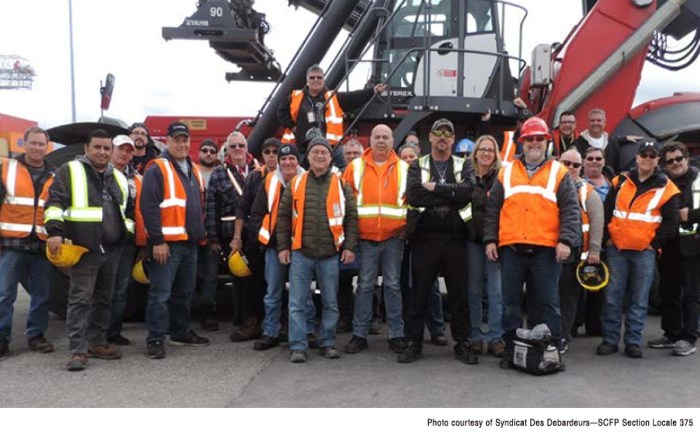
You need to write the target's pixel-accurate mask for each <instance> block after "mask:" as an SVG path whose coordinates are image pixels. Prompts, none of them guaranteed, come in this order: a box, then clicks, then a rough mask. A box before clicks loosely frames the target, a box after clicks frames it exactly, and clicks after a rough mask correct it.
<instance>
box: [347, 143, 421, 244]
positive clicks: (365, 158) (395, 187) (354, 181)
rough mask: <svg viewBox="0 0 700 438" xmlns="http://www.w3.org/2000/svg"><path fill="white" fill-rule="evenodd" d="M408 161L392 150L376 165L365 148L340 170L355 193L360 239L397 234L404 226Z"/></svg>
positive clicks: (381, 238)
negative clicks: (381, 162)
mask: <svg viewBox="0 0 700 438" xmlns="http://www.w3.org/2000/svg"><path fill="white" fill-rule="evenodd" d="M407 175H408V164H406V163H405V162H404V161H402V160H401V159H399V157H398V155H396V153H395V152H394V151H393V150H392V151H390V155H389V158H388V159H387V161H386V163H385V164H383V165H381V166H379V165H377V164H376V163H375V162H374V159H373V158H372V150H371V149H368V150H366V151H365V152H364V153H363V154H362V156H361V157H359V158H356V159H354V160H353V161H352V162H351V163H350V164H349V165H348V167H347V168H346V169H345V173H344V174H343V180H345V182H346V183H348V184H350V187H352V190H353V193H354V194H355V196H356V197H357V214H358V223H357V226H358V229H359V232H360V239H364V240H373V241H377V242H380V241H382V240H387V239H390V238H392V237H398V236H400V235H401V233H403V231H404V229H405V228H406V211H407V206H406V203H405V201H406V178H407Z"/></svg>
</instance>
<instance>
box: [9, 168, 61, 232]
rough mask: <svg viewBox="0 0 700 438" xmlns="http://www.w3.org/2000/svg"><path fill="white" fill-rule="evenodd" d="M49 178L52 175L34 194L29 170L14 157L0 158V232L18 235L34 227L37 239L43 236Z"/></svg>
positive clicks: (49, 184)
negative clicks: (0, 190)
mask: <svg viewBox="0 0 700 438" xmlns="http://www.w3.org/2000/svg"><path fill="white" fill-rule="evenodd" d="M52 182H53V176H49V177H48V178H47V180H46V181H45V182H44V185H43V187H42V190H41V193H39V194H38V196H36V193H35V188H34V180H33V179H32V175H31V173H30V172H29V170H28V169H27V168H26V167H25V166H23V165H20V162H19V161H17V160H15V159H4V160H2V183H3V184H4V186H5V199H4V200H3V202H2V204H3V205H2V206H0V236H2V237H9V238H20V239H21V238H24V237H27V236H29V235H30V234H31V233H32V231H35V232H36V234H37V237H39V239H41V240H46V237H47V236H46V229H45V228H44V226H43V225H44V206H45V204H46V200H47V199H48V196H49V193H48V188H49V187H50V186H51V183H52ZM35 198H36V199H35ZM35 202H36V206H35V205H34V204H35Z"/></svg>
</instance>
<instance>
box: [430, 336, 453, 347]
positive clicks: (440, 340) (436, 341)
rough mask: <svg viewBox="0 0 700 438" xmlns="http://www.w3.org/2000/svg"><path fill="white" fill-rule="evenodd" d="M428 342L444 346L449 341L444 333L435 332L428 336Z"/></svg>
mask: <svg viewBox="0 0 700 438" xmlns="http://www.w3.org/2000/svg"><path fill="white" fill-rule="evenodd" d="M430 342H431V343H432V344H433V345H437V346H438V347H444V346H445V345H447V344H448V343H449V341H448V340H447V338H446V337H445V335H441V334H437V335H431V336H430Z"/></svg>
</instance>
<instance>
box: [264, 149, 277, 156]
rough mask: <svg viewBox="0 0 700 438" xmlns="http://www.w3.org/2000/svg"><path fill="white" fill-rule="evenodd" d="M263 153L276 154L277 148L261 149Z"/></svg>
mask: <svg viewBox="0 0 700 438" xmlns="http://www.w3.org/2000/svg"><path fill="white" fill-rule="evenodd" d="M263 154H265V155H277V149H265V150H264V151H263Z"/></svg>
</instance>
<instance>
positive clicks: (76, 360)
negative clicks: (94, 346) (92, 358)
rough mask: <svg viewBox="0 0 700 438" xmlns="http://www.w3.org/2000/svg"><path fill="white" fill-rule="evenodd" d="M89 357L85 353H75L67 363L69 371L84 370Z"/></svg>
mask: <svg viewBox="0 0 700 438" xmlns="http://www.w3.org/2000/svg"><path fill="white" fill-rule="evenodd" d="M87 362H88V360H87V357H86V356H85V355H84V354H74V355H73V356H71V358H70V359H69V360H68V362H67V363H66V369H67V370H68V371H83V370H84V369H85V368H86V367H87Z"/></svg>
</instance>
